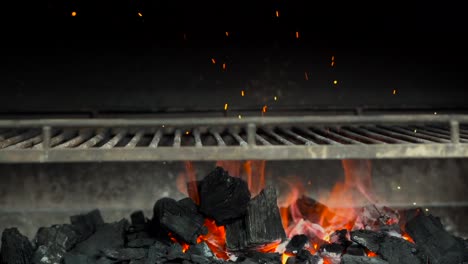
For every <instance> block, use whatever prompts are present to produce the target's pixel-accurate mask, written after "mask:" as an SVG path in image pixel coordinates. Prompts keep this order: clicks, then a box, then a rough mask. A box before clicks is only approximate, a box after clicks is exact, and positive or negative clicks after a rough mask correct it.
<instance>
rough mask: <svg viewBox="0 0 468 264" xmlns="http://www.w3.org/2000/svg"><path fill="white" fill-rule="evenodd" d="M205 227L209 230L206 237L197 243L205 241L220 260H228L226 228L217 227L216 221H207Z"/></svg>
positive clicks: (200, 238)
mask: <svg viewBox="0 0 468 264" xmlns="http://www.w3.org/2000/svg"><path fill="white" fill-rule="evenodd" d="M205 226H206V227H207V228H208V233H207V234H206V235H201V236H199V237H198V238H197V242H198V243H200V242H202V241H205V243H206V244H207V245H208V247H209V248H210V249H211V251H213V253H214V254H215V255H216V257H218V258H222V259H228V258H229V257H228V255H227V254H226V231H225V230H224V226H217V225H216V223H215V221H214V220H211V219H205Z"/></svg>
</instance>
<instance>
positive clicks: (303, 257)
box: [296, 249, 321, 264]
mask: <svg viewBox="0 0 468 264" xmlns="http://www.w3.org/2000/svg"><path fill="white" fill-rule="evenodd" d="M320 261H321V258H320V257H319V256H317V255H312V254H311V253H310V252H309V251H307V250H305V249H302V250H300V251H299V252H298V253H297V254H296V263H298V264H299V263H300V264H318V263H320Z"/></svg>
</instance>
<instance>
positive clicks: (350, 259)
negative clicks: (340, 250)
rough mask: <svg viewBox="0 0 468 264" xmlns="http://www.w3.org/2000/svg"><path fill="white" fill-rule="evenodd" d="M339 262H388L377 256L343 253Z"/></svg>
mask: <svg viewBox="0 0 468 264" xmlns="http://www.w3.org/2000/svg"><path fill="white" fill-rule="evenodd" d="M341 264H388V262H387V261H385V260H383V259H381V258H377V257H373V258H370V257H367V256H354V255H349V254H344V255H343V257H342V259H341Z"/></svg>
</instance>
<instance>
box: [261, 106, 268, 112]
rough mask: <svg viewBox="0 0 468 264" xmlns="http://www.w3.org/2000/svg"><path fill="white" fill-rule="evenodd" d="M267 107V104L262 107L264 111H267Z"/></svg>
mask: <svg viewBox="0 0 468 264" xmlns="http://www.w3.org/2000/svg"><path fill="white" fill-rule="evenodd" d="M267 108H268V106H267V105H264V106H263V107H262V113H266V111H267Z"/></svg>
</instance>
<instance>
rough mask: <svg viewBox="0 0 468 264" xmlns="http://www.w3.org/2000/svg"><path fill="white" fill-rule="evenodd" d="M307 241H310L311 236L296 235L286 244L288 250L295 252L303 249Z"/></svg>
mask: <svg viewBox="0 0 468 264" xmlns="http://www.w3.org/2000/svg"><path fill="white" fill-rule="evenodd" d="M307 242H309V238H308V237H307V236H306V235H295V236H293V237H292V238H291V240H290V241H289V243H288V244H287V245H286V252H288V253H294V254H295V253H297V252H298V251H299V250H301V249H302V248H303V247H304V246H305V244H306V243H307Z"/></svg>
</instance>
